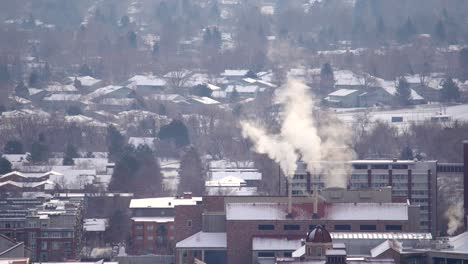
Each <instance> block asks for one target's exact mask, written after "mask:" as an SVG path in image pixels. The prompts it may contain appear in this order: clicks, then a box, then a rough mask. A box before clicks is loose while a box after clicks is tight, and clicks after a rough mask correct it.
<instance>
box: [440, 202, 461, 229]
mask: <svg viewBox="0 0 468 264" xmlns="http://www.w3.org/2000/svg"><path fill="white" fill-rule="evenodd" d="M444 216H445V218H446V219H447V220H448V223H447V234H448V235H449V236H452V235H453V234H455V232H456V231H457V230H458V229H459V228H461V227H463V225H464V219H463V217H464V210H463V202H459V203H456V204H452V205H450V206H449V208H448V209H447V211H445V214H444Z"/></svg>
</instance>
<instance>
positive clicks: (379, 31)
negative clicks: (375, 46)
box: [377, 16, 386, 36]
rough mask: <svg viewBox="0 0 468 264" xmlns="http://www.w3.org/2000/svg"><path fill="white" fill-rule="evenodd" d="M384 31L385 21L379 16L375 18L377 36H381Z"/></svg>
mask: <svg viewBox="0 0 468 264" xmlns="http://www.w3.org/2000/svg"><path fill="white" fill-rule="evenodd" d="M385 32H386V28H385V22H384V20H383V18H382V17H381V16H380V17H379V18H378V20H377V36H382V35H384V34H385Z"/></svg>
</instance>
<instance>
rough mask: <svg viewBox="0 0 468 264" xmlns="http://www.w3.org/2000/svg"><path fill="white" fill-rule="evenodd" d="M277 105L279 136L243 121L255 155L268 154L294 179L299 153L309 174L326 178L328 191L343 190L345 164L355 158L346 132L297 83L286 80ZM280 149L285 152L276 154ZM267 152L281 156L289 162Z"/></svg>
mask: <svg viewBox="0 0 468 264" xmlns="http://www.w3.org/2000/svg"><path fill="white" fill-rule="evenodd" d="M276 101H277V102H278V103H281V104H282V105H283V106H284V113H283V114H284V115H283V118H282V124H281V132H280V134H279V135H268V134H267V133H265V132H264V131H263V130H262V129H260V131H261V132H262V133H259V131H253V130H252V127H253V128H255V127H254V126H253V125H251V124H250V123H249V122H245V121H243V122H241V126H242V129H243V136H244V137H248V138H250V139H251V140H252V142H253V143H254V144H255V148H256V151H257V152H260V153H265V154H268V155H269V156H270V158H272V159H274V160H275V161H277V162H278V163H280V165H281V166H284V165H283V164H286V165H287V167H286V168H284V169H283V171H284V173H285V174H286V175H288V176H290V177H291V176H293V175H294V173H291V168H293V167H294V169H295V167H296V165H295V164H296V160H297V154H296V153H297V152H298V153H300V154H301V155H302V160H303V161H304V162H305V163H306V164H307V168H308V169H309V171H311V172H313V174H315V175H317V174H324V175H326V178H325V184H326V186H327V187H342V188H345V187H346V185H347V179H348V178H347V177H348V175H349V171H350V168H349V164H348V163H347V161H349V160H351V159H353V157H354V152H353V151H352V150H351V149H350V148H348V147H347V146H348V144H347V142H348V140H349V139H350V136H349V135H350V132H349V129H346V128H345V127H344V125H342V123H341V122H339V121H338V120H337V119H334V118H331V117H330V116H328V115H326V114H325V113H322V112H319V111H318V110H316V109H315V108H314V97H313V95H312V93H311V91H310V88H309V87H308V86H306V85H305V84H304V83H302V82H300V81H297V80H293V79H289V80H288V82H287V84H286V86H285V87H284V88H283V90H281V91H280V92H279V93H278V95H277V98H276ZM314 113H315V115H314ZM319 123H320V125H319ZM264 137H265V138H264ZM259 139H262V140H261V141H260V140H259ZM271 142H273V143H271ZM286 146H287V147H286ZM280 147H281V148H282V149H287V150H288V151H287V152H286V151H284V150H279V148H280ZM269 152H272V153H278V152H282V155H283V156H287V157H288V159H287V160H286V159H283V158H284V157H282V156H280V155H277V154H276V155H272V153H269ZM286 153H289V154H286ZM290 153H294V155H292V154H290ZM293 157H296V160H294V161H293V160H292V159H293ZM324 161H325V162H324ZM292 163H294V166H293V165H292ZM293 172H294V171H293Z"/></svg>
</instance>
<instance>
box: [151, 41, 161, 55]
mask: <svg viewBox="0 0 468 264" xmlns="http://www.w3.org/2000/svg"><path fill="white" fill-rule="evenodd" d="M152 54H153V56H154V57H158V56H159V43H158V42H155V43H154V44H153V51H152Z"/></svg>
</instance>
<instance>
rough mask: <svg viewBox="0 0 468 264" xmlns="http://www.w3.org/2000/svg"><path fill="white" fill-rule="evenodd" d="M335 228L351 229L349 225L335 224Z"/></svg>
mask: <svg viewBox="0 0 468 264" xmlns="http://www.w3.org/2000/svg"><path fill="white" fill-rule="evenodd" d="M335 230H351V225H335Z"/></svg>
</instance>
